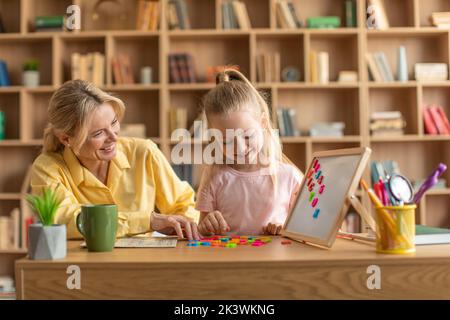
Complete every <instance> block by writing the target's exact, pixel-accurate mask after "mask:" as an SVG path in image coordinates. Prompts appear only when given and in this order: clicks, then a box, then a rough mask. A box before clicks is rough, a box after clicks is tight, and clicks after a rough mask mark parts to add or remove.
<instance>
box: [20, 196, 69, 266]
mask: <svg viewBox="0 0 450 320" xmlns="http://www.w3.org/2000/svg"><path fill="white" fill-rule="evenodd" d="M26 199H27V201H28V203H29V205H30V207H31V209H32V210H33V211H34V212H35V213H36V214H37V215H38V217H39V220H40V223H34V224H32V225H30V227H29V230H28V232H29V244H28V255H29V257H30V259H32V260H55V259H63V258H65V257H66V253H67V244H66V234H67V232H66V225H61V224H54V219H55V214H56V211H57V210H58V208H59V205H60V204H61V201H60V200H58V199H57V198H56V195H55V192H54V191H53V190H51V189H49V188H45V189H44V191H43V194H42V195H41V196H35V195H27V198H26Z"/></svg>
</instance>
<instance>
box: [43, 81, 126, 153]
mask: <svg viewBox="0 0 450 320" xmlns="http://www.w3.org/2000/svg"><path fill="white" fill-rule="evenodd" d="M103 103H109V104H111V106H112V107H113V109H114V111H115V112H116V115H117V117H118V119H119V120H121V119H122V118H123V115H124V113H125V105H124V103H123V102H122V100H120V99H119V98H116V97H114V96H112V95H110V94H108V93H106V92H104V91H102V90H100V89H99V88H97V87H96V86H94V85H93V84H91V83H89V82H87V81H83V80H72V81H68V82H66V83H64V84H63V85H62V86H61V87H59V88H58V89H57V90H56V91H55V93H54V94H53V96H52V97H51V99H50V103H49V106H48V111H47V113H48V124H47V127H46V128H45V130H44V148H43V152H61V151H63V150H64V145H63V144H62V143H61V142H60V140H59V139H58V135H59V134H61V133H64V134H67V135H68V136H70V137H74V138H75V141H74V143H72V144H71V148H72V150H73V151H74V152H75V153H77V152H78V151H79V149H80V148H81V146H82V145H83V143H84V142H85V141H86V139H87V135H88V132H87V130H88V125H89V122H90V120H91V116H92V114H93V113H94V111H95V110H97V108H98V107H99V106H100V105H102V104H103Z"/></svg>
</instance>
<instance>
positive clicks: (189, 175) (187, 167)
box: [172, 164, 194, 186]
mask: <svg viewBox="0 0 450 320" xmlns="http://www.w3.org/2000/svg"><path fill="white" fill-rule="evenodd" d="M172 168H173V171H175V173H176V175H177V176H178V178H180V180H181V181H187V183H189V184H190V185H191V186H194V179H193V166H192V164H172Z"/></svg>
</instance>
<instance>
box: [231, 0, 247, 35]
mask: <svg viewBox="0 0 450 320" xmlns="http://www.w3.org/2000/svg"><path fill="white" fill-rule="evenodd" d="M231 4H232V8H233V12H234V15H235V17H236V20H237V24H238V26H239V29H243V30H248V29H250V28H251V24H250V18H249V16H248V12H247V7H246V6H245V4H244V3H243V2H241V1H233V2H232V3H231Z"/></svg>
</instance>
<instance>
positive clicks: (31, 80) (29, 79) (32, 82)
mask: <svg viewBox="0 0 450 320" xmlns="http://www.w3.org/2000/svg"><path fill="white" fill-rule="evenodd" d="M39 78H40V77H39V71H35V70H28V71H24V72H23V74H22V84H23V85H24V86H25V87H37V86H39V82H40V79H39Z"/></svg>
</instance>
